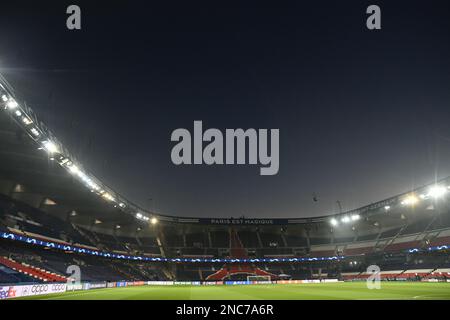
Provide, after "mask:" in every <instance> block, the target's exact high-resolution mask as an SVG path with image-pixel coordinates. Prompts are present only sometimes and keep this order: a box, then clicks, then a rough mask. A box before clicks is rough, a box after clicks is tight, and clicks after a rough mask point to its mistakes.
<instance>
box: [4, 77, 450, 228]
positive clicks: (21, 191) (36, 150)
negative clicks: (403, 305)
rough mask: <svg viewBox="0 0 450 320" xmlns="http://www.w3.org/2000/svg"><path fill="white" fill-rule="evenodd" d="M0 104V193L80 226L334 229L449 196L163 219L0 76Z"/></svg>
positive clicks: (427, 193) (429, 192)
mask: <svg viewBox="0 0 450 320" xmlns="http://www.w3.org/2000/svg"><path fill="white" fill-rule="evenodd" d="M0 104H1V105H0V106H1V109H2V110H1V115H0V141H1V144H2V148H1V150H0V153H1V154H2V156H1V159H0V161H1V168H0V170H1V172H2V177H3V180H1V183H0V188H1V192H2V193H4V194H10V195H13V196H14V198H16V199H18V200H22V201H24V202H27V203H31V204H33V205H34V206H36V207H43V206H45V207H46V211H47V212H50V213H54V214H55V215H60V216H65V215H70V216H71V217H72V219H75V220H77V219H78V220H80V221H84V223H87V221H92V219H95V220H96V221H101V222H104V223H105V224H108V225H110V226H114V225H117V224H123V223H134V222H137V223H138V224H139V223H140V224H143V225H145V224H149V223H156V222H157V221H167V222H177V223H188V224H189V223H205V224H217V225H222V224H225V225H226V224H245V225H265V224H303V223H323V222H326V223H330V224H331V225H338V224H345V223H347V222H352V221H355V220H359V219H360V218H361V217H363V216H364V217H367V216H370V215H371V214H377V213H379V212H380V210H390V209H391V208H394V207H395V206H405V205H410V204H414V203H415V202H416V201H420V200H423V199H427V198H432V197H435V196H438V195H439V193H445V192H448V191H449V188H450V178H445V179H442V180H440V181H438V182H435V183H432V184H430V185H425V186H422V187H420V188H417V189H415V190H411V191H408V192H405V193H403V194H399V195H396V196H394V197H391V198H388V199H385V200H382V201H379V202H376V203H373V204H370V205H367V206H364V207H361V208H358V209H355V210H351V211H348V212H343V213H339V214H334V215H324V216H321V217H314V218H297V219H295V218H290V219H283V218H273V219H266V218H263V219H258V218H255V219H249V218H244V217H242V218H238V217H235V218H222V219H221V218H211V219H204V218H196V217H176V216H170V215H163V214H158V213H156V212H150V211H148V210H145V209H143V208H141V207H139V206H138V205H136V204H134V203H132V202H131V201H129V200H128V199H127V198H126V197H124V196H123V195H121V194H119V193H117V192H116V191H114V189H113V188H111V187H109V186H107V185H106V184H105V183H103V182H102V181H101V180H100V179H98V178H97V177H96V176H95V175H94V174H92V173H91V172H89V171H88V170H87V169H86V168H85V167H84V166H83V164H82V162H81V161H79V160H78V159H77V158H76V157H75V156H74V155H73V154H72V153H71V152H70V151H69V150H67V149H66V148H65V147H64V145H63V144H62V143H61V142H60V141H59V140H58V139H57V138H56V136H55V135H54V134H53V133H52V132H51V131H50V130H49V129H48V128H47V127H46V126H45V124H44V123H42V122H41V121H40V120H39V119H38V118H37V116H36V114H35V113H34V112H33V110H32V109H31V108H30V107H28V106H27V105H25V104H24V103H20V102H19V101H18V100H17V99H16V96H15V94H14V91H13V88H11V87H10V86H9V84H8V83H7V81H6V80H5V79H4V78H3V77H1V76H0ZM413 202H414V203H413ZM156 219H157V220H156Z"/></svg>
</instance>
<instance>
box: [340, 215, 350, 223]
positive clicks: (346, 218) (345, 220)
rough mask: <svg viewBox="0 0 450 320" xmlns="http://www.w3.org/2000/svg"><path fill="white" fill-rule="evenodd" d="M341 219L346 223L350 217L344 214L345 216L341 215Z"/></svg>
mask: <svg viewBox="0 0 450 320" xmlns="http://www.w3.org/2000/svg"><path fill="white" fill-rule="evenodd" d="M341 221H342V222H344V223H347V222H350V218H349V217H347V216H345V217H343V218H342V219H341Z"/></svg>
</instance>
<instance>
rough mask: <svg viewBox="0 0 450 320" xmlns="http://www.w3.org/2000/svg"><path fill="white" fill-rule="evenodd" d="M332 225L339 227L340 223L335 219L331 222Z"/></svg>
mask: <svg viewBox="0 0 450 320" xmlns="http://www.w3.org/2000/svg"><path fill="white" fill-rule="evenodd" d="M330 223H331V225H333V226H337V225H338V221H337V220H336V219H334V218H333V219H331V220H330Z"/></svg>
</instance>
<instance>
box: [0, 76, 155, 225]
mask: <svg viewBox="0 0 450 320" xmlns="http://www.w3.org/2000/svg"><path fill="white" fill-rule="evenodd" d="M12 92H13V90H12V88H11V86H10V85H9V84H8V82H7V81H6V80H5V79H4V78H3V77H2V76H1V75H0V107H3V109H4V110H5V111H7V112H8V113H9V115H10V116H11V117H12V118H13V119H14V120H15V122H16V123H18V124H19V126H20V127H21V128H22V129H24V130H25V132H26V133H27V134H28V135H29V136H30V137H31V138H32V139H33V140H34V141H35V142H36V143H37V144H38V146H39V149H41V150H45V151H46V152H47V153H48V154H49V156H50V159H51V160H53V161H56V162H57V163H58V164H59V165H60V166H61V167H63V168H64V169H66V170H67V171H68V172H69V173H70V174H72V175H73V176H74V177H76V178H77V179H78V180H79V181H80V182H81V183H82V184H83V185H84V186H86V188H88V189H89V190H90V191H91V192H92V193H95V194H97V195H98V196H99V197H101V198H102V199H103V200H105V201H107V202H109V203H111V204H112V205H113V206H114V207H115V208H118V209H120V210H121V211H123V212H125V213H129V214H132V215H134V216H135V217H136V219H138V220H140V221H143V222H150V223H151V224H156V223H157V221H158V218H157V217H156V216H155V215H154V214H150V213H148V214H143V213H142V212H143V211H144V210H142V209H141V208H138V207H137V206H136V205H135V204H132V203H131V202H130V201H127V200H126V199H125V198H123V197H121V196H120V195H119V194H118V193H117V192H114V191H113V190H112V189H111V188H109V187H107V186H106V185H105V184H103V183H102V182H101V181H100V180H99V179H97V178H96V177H95V176H94V175H92V174H89V173H88V172H87V171H86V170H84V169H83V167H82V166H81V165H80V164H79V162H78V161H76V160H75V157H73V156H71V155H70V153H69V152H68V150H67V149H66V148H64V146H63V145H62V144H61V143H60V142H59V141H58V140H57V139H56V138H55V137H54V135H53V134H52V133H51V131H50V130H48V129H47V128H46V127H45V125H44V124H43V123H42V122H40V121H38V120H37V117H36V115H35V114H34V112H33V111H32V110H31V109H30V108H29V107H28V106H26V105H22V104H20V103H19V102H18V101H17V99H16V98H15V97H14V94H13V93H12Z"/></svg>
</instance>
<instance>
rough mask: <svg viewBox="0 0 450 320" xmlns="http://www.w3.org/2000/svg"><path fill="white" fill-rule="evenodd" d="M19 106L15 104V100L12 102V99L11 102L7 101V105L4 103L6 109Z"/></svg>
mask: <svg viewBox="0 0 450 320" xmlns="http://www.w3.org/2000/svg"><path fill="white" fill-rule="evenodd" d="M18 106H19V104H18V103H17V102H16V100H14V99H11V100H9V101H8V102H7V103H6V107H7V108H8V109H15V108H17V107H18Z"/></svg>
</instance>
